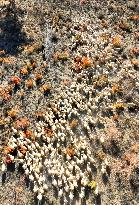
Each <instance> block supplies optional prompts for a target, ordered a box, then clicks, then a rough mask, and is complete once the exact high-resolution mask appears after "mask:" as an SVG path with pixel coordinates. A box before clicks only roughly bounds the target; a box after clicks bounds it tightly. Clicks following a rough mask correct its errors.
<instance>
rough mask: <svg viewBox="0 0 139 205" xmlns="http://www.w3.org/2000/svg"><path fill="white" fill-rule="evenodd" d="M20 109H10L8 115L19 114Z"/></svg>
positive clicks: (14, 115) (12, 116)
mask: <svg viewBox="0 0 139 205" xmlns="http://www.w3.org/2000/svg"><path fill="white" fill-rule="evenodd" d="M17 113H18V110H16V109H11V110H10V111H8V116H10V117H11V118H14V117H16V116H17Z"/></svg>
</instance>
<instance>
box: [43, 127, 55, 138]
mask: <svg viewBox="0 0 139 205" xmlns="http://www.w3.org/2000/svg"><path fill="white" fill-rule="evenodd" d="M45 133H46V134H47V136H48V137H53V135H54V133H53V131H52V130H51V129H49V128H45Z"/></svg>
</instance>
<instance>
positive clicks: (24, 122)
mask: <svg viewBox="0 0 139 205" xmlns="http://www.w3.org/2000/svg"><path fill="white" fill-rule="evenodd" d="M29 125H30V122H29V120H28V118H27V117H23V118H20V119H19V120H17V121H16V122H15V124H14V127H15V128H16V129H20V128H27V127H28V126H29Z"/></svg>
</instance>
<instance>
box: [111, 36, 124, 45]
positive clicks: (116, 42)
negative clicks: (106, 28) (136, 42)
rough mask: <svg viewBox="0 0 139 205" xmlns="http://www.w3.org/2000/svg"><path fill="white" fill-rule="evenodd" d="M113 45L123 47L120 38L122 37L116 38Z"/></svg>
mask: <svg viewBox="0 0 139 205" xmlns="http://www.w3.org/2000/svg"><path fill="white" fill-rule="evenodd" d="M112 44H113V46H114V47H119V46H121V45H122V40H121V38H120V36H116V37H114V38H113V39H112Z"/></svg>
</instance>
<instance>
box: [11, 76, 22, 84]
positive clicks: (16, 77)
mask: <svg viewBox="0 0 139 205" xmlns="http://www.w3.org/2000/svg"><path fill="white" fill-rule="evenodd" d="M11 81H12V83H13V84H15V85H19V84H20V82H21V79H20V78H19V77H18V76H12V77H11Z"/></svg>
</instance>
